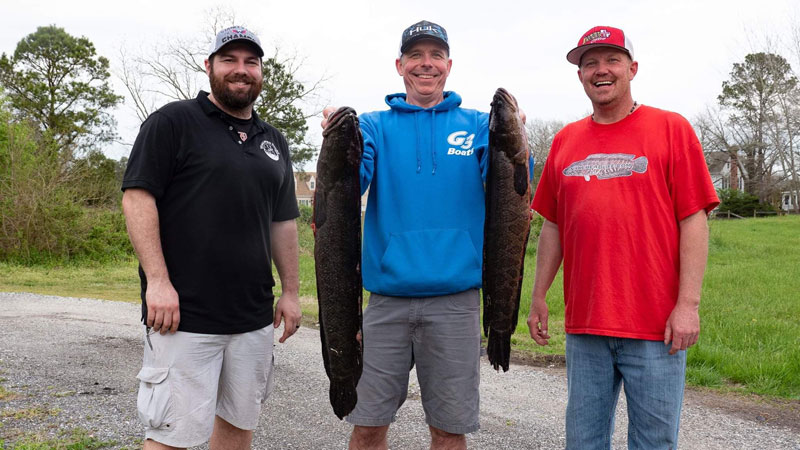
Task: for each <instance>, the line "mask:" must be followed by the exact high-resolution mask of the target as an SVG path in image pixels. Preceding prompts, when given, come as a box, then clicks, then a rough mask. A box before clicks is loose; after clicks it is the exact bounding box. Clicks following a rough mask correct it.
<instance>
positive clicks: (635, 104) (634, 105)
mask: <svg viewBox="0 0 800 450" xmlns="http://www.w3.org/2000/svg"><path fill="white" fill-rule="evenodd" d="M637 106H639V103H637V102H636V101H635V100H634V102H633V106H631V110H630V111H628V114H626V115H627V116H630V115H631V114H633V111H634V110H635V109H636V107H637ZM592 121H593V122H594V113H592Z"/></svg>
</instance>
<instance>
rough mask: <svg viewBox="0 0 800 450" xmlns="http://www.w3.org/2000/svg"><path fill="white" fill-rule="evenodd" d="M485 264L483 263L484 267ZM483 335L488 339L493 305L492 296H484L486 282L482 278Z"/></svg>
mask: <svg viewBox="0 0 800 450" xmlns="http://www.w3.org/2000/svg"><path fill="white" fill-rule="evenodd" d="M485 264H486V263H485V262H484V265H485ZM482 292H483V334H484V335H485V336H486V337H487V338H488V337H489V327H490V326H491V324H492V318H493V317H494V314H493V311H494V309H493V306H494V305H493V304H492V296H491V295H487V294H486V281H485V278H484V282H483V290H482Z"/></svg>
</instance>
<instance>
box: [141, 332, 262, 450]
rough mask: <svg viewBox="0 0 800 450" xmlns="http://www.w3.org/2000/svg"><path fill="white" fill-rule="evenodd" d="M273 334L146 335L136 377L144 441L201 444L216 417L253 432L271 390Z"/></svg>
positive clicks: (209, 435) (153, 333) (176, 444)
mask: <svg viewBox="0 0 800 450" xmlns="http://www.w3.org/2000/svg"><path fill="white" fill-rule="evenodd" d="M273 333H274V331H273V327H272V324H269V325H267V326H266V327H264V328H262V329H260V330H255V331H251V332H249V333H241V334H201V333H186V332H182V331H179V332H177V333H175V334H169V333H167V334H165V335H161V334H159V333H155V332H153V331H152V330H150V332H149V336H145V342H144V361H143V363H142V370H140V371H139V374H138V375H137V376H136V378H138V379H139V381H140V383H139V397H138V399H137V408H138V410H139V419H140V420H141V421H142V423H143V424H144V425H145V437H146V438H147V439H152V440H154V441H156V442H160V443H162V444H165V445H170V446H173V447H193V446H196V445H200V444H203V443H204V442H206V441H208V439H209V438H210V437H211V432H212V431H213V430H214V416H215V415H216V416H219V417H221V418H222V419H224V420H225V421H227V422H228V423H230V424H231V425H233V426H235V427H237V428H241V429H244V430H253V429H255V428H256V426H257V425H258V418H259V415H260V413H261V404H262V403H263V402H264V400H265V399H266V398H267V396H269V394H270V392H271V390H272V372H273V370H272V368H273V357H272V345H273V344H272V339H273ZM148 337H149V340H148ZM151 345H152V348H151Z"/></svg>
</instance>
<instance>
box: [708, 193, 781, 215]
mask: <svg viewBox="0 0 800 450" xmlns="http://www.w3.org/2000/svg"><path fill="white" fill-rule="evenodd" d="M717 195H718V196H719V200H720V204H719V211H730V212H732V213H734V214H738V215H740V216H752V215H753V212H754V211H774V208H773V207H772V205H769V204H767V203H759V201H758V197H756V196H755V195H751V194H748V193H746V192H743V191H738V190H736V191H734V190H731V189H719V190H717Z"/></svg>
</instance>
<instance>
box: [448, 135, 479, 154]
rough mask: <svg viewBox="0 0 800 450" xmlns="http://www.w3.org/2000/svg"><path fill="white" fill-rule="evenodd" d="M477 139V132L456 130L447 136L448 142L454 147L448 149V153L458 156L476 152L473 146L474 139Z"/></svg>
mask: <svg viewBox="0 0 800 450" xmlns="http://www.w3.org/2000/svg"><path fill="white" fill-rule="evenodd" d="M474 139H475V133H472V134H470V133H469V132H468V131H456V132H454V133H450V136H447V143H448V144H450V145H451V146H452V147H450V148H448V149H447V154H448V155H456V156H470V155H472V154H473V153H475V150H474V149H473V148H472V141H473V140H474Z"/></svg>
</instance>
